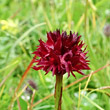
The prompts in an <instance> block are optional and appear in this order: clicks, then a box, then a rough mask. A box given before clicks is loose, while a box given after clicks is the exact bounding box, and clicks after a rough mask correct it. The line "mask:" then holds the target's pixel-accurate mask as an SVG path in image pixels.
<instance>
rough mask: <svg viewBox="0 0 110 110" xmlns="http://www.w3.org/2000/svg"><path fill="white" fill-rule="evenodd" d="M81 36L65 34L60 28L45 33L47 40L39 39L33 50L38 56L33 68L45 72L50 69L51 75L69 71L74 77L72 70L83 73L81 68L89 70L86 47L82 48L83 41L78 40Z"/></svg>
mask: <svg viewBox="0 0 110 110" xmlns="http://www.w3.org/2000/svg"><path fill="white" fill-rule="evenodd" d="M80 37H81V36H78V34H75V33H72V32H71V31H70V34H69V35H67V33H66V32H65V31H64V32H62V33H60V30H56V31H55V32H49V33H47V41H46V42H43V41H42V40H39V42H40V45H39V46H38V48H37V50H36V51H35V52H33V54H35V55H36V56H38V57H39V58H38V59H36V60H35V63H37V64H36V66H34V67H33V69H35V70H40V69H42V70H44V71H45V72H46V74H47V73H48V72H49V71H52V74H53V75H56V74H62V75H63V74H65V73H66V72H67V73H68V77H69V76H70V73H71V74H72V75H73V76H74V77H75V75H74V73H73V71H77V72H78V73H80V74H82V75H84V73H82V72H81V70H89V69H90V68H89V66H88V62H89V61H88V60H87V57H86V54H87V52H85V50H86V48H85V49H84V50H82V47H83V45H84V43H83V42H82V41H81V40H80Z"/></svg>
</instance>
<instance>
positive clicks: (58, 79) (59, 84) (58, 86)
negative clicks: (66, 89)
mask: <svg viewBox="0 0 110 110" xmlns="http://www.w3.org/2000/svg"><path fill="white" fill-rule="evenodd" d="M62 80H63V75H62V74H57V75H56V85H55V110H61V102H62Z"/></svg>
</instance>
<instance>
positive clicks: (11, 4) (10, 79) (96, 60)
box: [0, 0, 110, 110]
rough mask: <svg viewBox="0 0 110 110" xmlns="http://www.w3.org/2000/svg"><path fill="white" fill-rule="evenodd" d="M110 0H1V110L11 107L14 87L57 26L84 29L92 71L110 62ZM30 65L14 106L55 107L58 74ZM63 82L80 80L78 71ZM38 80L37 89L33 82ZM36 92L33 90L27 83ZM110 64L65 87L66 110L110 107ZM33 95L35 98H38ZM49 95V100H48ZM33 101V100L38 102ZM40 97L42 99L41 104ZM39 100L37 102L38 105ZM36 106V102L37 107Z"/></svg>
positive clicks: (25, 108)
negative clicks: (109, 31)
mask: <svg viewBox="0 0 110 110" xmlns="http://www.w3.org/2000/svg"><path fill="white" fill-rule="evenodd" d="M108 23H110V0H0V110H8V109H9V108H8V107H9V105H10V104H11V100H12V97H13V95H14V91H15V89H16V87H17V86H18V83H19V81H20V79H21V77H22V75H23V73H24V71H25V70H26V68H27V67H28V65H29V63H30V62H31V60H32V58H33V57H34V55H33V54H32V52H33V51H35V50H36V45H38V44H39V43H38V39H43V40H44V41H45V40H46V32H48V31H50V30H51V31H53V30H56V29H60V30H66V31H67V32H68V33H69V31H70V30H71V31H72V32H78V34H79V35H82V40H84V41H85V43H86V44H87V45H88V47H87V50H89V53H88V56H89V59H90V67H91V70H90V71H84V73H85V74H90V73H91V72H92V71H95V70H97V69H98V68H101V67H102V66H104V65H106V64H108V63H109V62H110V37H106V35H104V33H103V32H104V26H105V25H106V24H108ZM44 74H45V73H44V72H43V71H35V70H33V69H30V71H29V72H28V76H27V77H26V79H25V80H24V82H23V84H22V86H21V88H20V90H19V92H18V93H17V96H16V97H17V98H16V99H17V100H14V105H13V107H12V109H13V110H29V109H33V110H54V96H53V95H52V96H51V94H52V93H54V85H55V77H53V76H52V74H51V72H50V73H49V74H47V75H46V76H45V75H44ZM75 75H76V76H77V79H75V78H74V77H73V76H72V75H71V76H70V77H69V78H67V75H66V74H65V75H64V80H63V81H64V82H63V86H64V87H65V86H67V85H68V84H71V83H72V82H74V81H76V80H78V79H80V78H81V77H83V76H81V75H79V74H77V73H75ZM29 80H31V81H34V83H35V84H36V86H37V87H36V88H37V89H36V90H33V88H32V87H30V86H31V85H30V86H29V84H28V83H29ZM27 84H28V86H29V87H30V90H32V91H34V92H33V95H32V92H31V94H29V93H28V92H26V90H27V89H26V90H25V87H26V86H25V85H27ZM109 89H110V67H109V66H106V68H105V69H102V70H100V71H98V72H97V73H96V74H94V75H91V77H89V78H86V79H84V80H82V81H80V82H78V83H76V84H75V85H72V86H71V87H68V88H67V89H65V90H64V91H63V100H62V110H110V90H109ZM32 96H33V97H32ZM42 99H43V100H42ZM32 100H33V101H32ZM39 101H40V102H39ZM36 102H37V103H36ZM33 104H35V105H34V106H33Z"/></svg>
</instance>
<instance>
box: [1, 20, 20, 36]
mask: <svg viewBox="0 0 110 110" xmlns="http://www.w3.org/2000/svg"><path fill="white" fill-rule="evenodd" d="M0 24H1V30H3V31H8V32H10V33H12V34H16V33H17V32H18V31H19V30H18V24H19V22H18V20H12V19H8V20H0Z"/></svg>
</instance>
